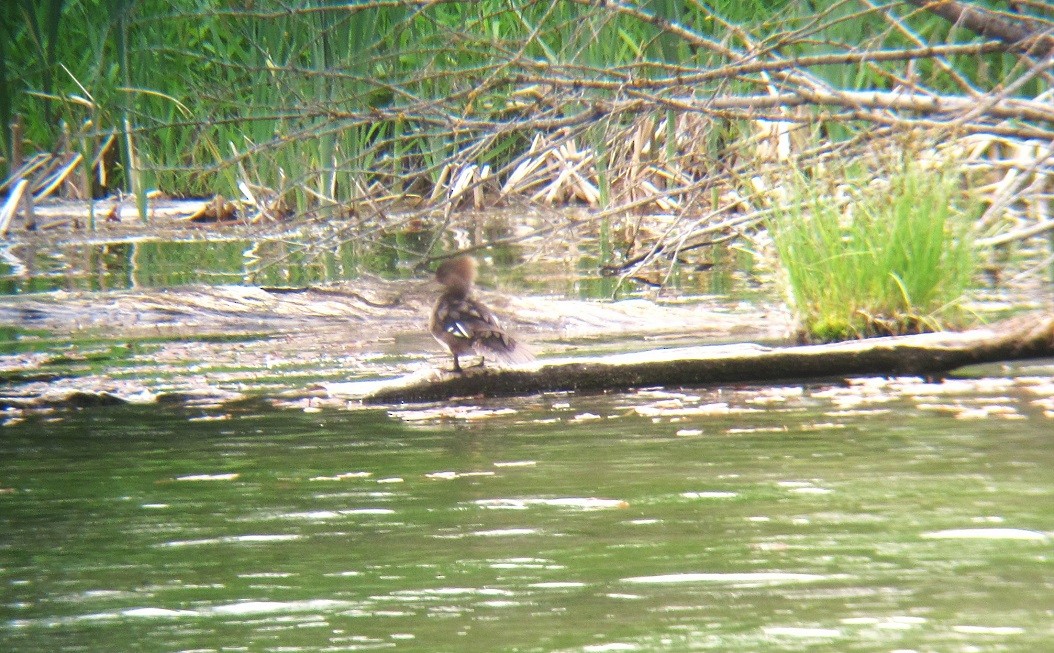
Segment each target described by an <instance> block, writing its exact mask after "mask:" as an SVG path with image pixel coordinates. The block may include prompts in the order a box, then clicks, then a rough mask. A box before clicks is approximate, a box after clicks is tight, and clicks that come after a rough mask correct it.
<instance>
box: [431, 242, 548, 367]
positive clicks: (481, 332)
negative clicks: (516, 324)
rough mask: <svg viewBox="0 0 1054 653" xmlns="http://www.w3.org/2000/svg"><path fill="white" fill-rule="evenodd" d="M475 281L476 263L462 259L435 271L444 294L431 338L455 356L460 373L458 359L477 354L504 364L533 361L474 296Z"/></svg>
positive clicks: (439, 302) (451, 260) (434, 316)
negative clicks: (462, 356)
mask: <svg viewBox="0 0 1054 653" xmlns="http://www.w3.org/2000/svg"><path fill="white" fill-rule="evenodd" d="M475 279H476V260H475V259H473V258H472V257H471V256H467V255H466V256H460V257H458V258H455V259H450V260H448V261H444V262H443V263H442V264H441V265H440V266H439V268H438V269H437V270H436V281H438V282H439V283H441V284H442V285H443V286H444V288H445V290H444V291H443V294H442V295H440V296H439V300H438V301H436V305H435V308H433V309H432V319H431V321H430V322H429V329H431V331H432V336H433V337H435V339H436V340H438V341H439V343H440V344H442V345H444V346H445V347H446V348H447V349H449V350H450V353H451V354H452V355H453V356H454V370H453V371H455V372H461V371H462V370H461V364H460V363H459V362H458V356H461V355H462V354H467V353H469V352H475V353H476V354H478V355H479V356H480V357H481V360H480V362H479V364H480V365H483V360H482V359H483V358H484V357H486V356H488V355H489V356H493V357H494V358H497V359H498V360H500V361H502V362H505V363H526V362H528V361H532V360H534V355H533V354H531V352H529V351H528V350H527V349H526V348H525V347H524V346H523V345H521V344H519V343H517V342H516V341H515V340H513V339H512V337H511V336H509V334H507V333H505V329H504V328H503V327H502V326H501V323H500V322H498V318H497V317H495V316H494V313H492V312H491V311H490V309H489V308H487V307H486V306H484V305H483V303H482V302H480V301H479V300H477V299H475V298H474V297H473V296H472V283H473V281H474V280H475Z"/></svg>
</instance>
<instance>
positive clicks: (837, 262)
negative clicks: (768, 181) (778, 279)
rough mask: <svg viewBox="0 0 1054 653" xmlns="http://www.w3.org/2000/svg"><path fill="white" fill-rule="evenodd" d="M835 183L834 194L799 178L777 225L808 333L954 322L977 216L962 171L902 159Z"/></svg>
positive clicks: (859, 332) (854, 334) (827, 337)
mask: <svg viewBox="0 0 1054 653" xmlns="http://www.w3.org/2000/svg"><path fill="white" fill-rule="evenodd" d="M835 181H836V182H837V189H831V190H836V191H837V194H832V193H831V192H824V189H823V188H822V186H821V183H822V182H819V181H817V180H811V181H810V180H806V179H804V178H803V177H802V176H800V175H799V177H798V178H797V183H796V184H795V187H796V189H797V198H796V201H795V202H793V204H792V207H791V208H790V209H788V210H787V211H786V212H785V213H783V214H782V215H781V216H779V217H778V218H776V219H774V220H773V221H772V222H771V223H770V229H769V231H770V234H771V235H772V238H773V240H774V242H775V246H776V251H777V254H778V258H779V264H780V266H781V267H782V269H783V270H784V272H785V273H786V279H787V283H788V286H789V291H790V295H791V298H792V303H793V306H794V309H795V311H796V313H797V317H798V319H799V321H800V324H801V328H802V331H803V333H804V335H805V336H806V337H807V338H808V339H811V340H817V341H832V340H842V339H851V338H862V337H869V336H875V335H892V334H903V333H915V332H922V331H931V330H936V329H938V328H942V327H944V326H946V325H947V324H949V323H952V322H954V321H955V319H956V313H957V310H956V309H957V307H958V302H959V300H960V298H961V297H962V294H963V292H964V290H965V289H966V287H967V285H968V284H969V282H970V280H971V277H972V274H973V269H974V255H973V248H972V246H971V239H970V224H971V223H972V218H973V216H971V215H969V213H970V212H969V210H968V209H967V208H966V207H967V206H968V204H967V201H966V200H967V198H966V196H965V194H964V192H963V191H962V189H961V186H960V181H961V180H960V176H959V175H958V174H957V173H956V171H954V170H948V169H945V170H927V169H922V168H921V167H919V166H918V165H916V164H913V163H907V162H904V163H901V164H900V165H899V166H897V167H896V168H894V169H892V170H879V171H877V172H876V171H872V170H863V169H860V168H857V169H856V170H848V171H844V172H843V173H841V174H839V175H838V178H837V179H836V180H835ZM838 195H842V196H843V197H844V201H841V200H838V199H835V198H836V197H838Z"/></svg>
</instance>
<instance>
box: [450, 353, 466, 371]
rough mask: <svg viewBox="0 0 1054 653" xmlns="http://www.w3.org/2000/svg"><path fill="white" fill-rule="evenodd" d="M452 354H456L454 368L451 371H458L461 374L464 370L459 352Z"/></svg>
mask: <svg viewBox="0 0 1054 653" xmlns="http://www.w3.org/2000/svg"><path fill="white" fill-rule="evenodd" d="M451 354H452V355H453V356H454V369H452V370H451V372H457V373H458V374H461V373H462V372H463V370H462V369H461V363H459V362H458V360H457V352H451Z"/></svg>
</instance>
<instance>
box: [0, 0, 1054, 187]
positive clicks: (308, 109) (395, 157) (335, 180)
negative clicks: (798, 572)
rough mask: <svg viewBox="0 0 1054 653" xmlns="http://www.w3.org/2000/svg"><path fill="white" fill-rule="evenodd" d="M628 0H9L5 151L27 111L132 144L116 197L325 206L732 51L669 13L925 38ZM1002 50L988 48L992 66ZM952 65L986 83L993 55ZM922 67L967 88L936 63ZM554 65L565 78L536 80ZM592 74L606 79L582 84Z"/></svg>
mask: <svg viewBox="0 0 1054 653" xmlns="http://www.w3.org/2000/svg"><path fill="white" fill-rule="evenodd" d="M624 4H625V5H626V6H628V7H631V8H639V9H640V10H641V13H639V14H634V13H632V12H620V11H615V10H613V9H612V8H610V7H598V6H596V5H595V4H594V3H587V2H572V1H570V0H561V1H558V2H548V1H547V2H539V1H537V0H517V1H515V2H502V1H498V0H480V1H479V2H452V3H447V2H439V3H410V2H408V3H389V2H377V3H371V2H359V3H329V2H323V1H321V0H302V1H300V2H292V3H285V2H277V1H275V0H261V1H259V2H239V1H231V2H224V3H216V2H211V1H209V0H176V1H175V2H171V1H169V0H47V1H46V2H34V1H32V0H10V1H9V2H3V3H0V29H2V32H3V33H2V34H0V120H3V121H4V123H5V126H4V128H3V129H0V133H3V136H4V139H5V144H6V145H8V148H9V146H10V143H6V140H7V129H6V123H7V122H8V119H9V118H10V117H11V116H13V115H20V116H22V118H23V120H24V122H25V123H26V132H25V133H26V138H27V140H28V145H27V148H26V149H27V151H50V150H52V149H53V148H54V147H55V145H56V144H57V143H59V142H60V141H61V140H62V139H63V138H69V136H64V135H63V134H64V133H65V134H69V135H70V136H72V137H73V138H74V139H79V140H80V141H82V142H81V145H80V147H82V148H83V149H84V150H85V154H86V156H88V157H90V158H91V159H92V160H95V159H99V158H100V156H99V155H100V150H102V149H104V148H108V147H113V148H115V152H116V153H119V156H114V153H110V155H109V156H108V158H107V157H103V159H105V160H106V161H113V163H112V164H110V166H109V171H108V173H109V176H108V178H107V180H106V181H107V186H109V188H108V189H105V190H112V189H116V188H124V189H125V190H133V189H134V188H135V187H136V186H137V185H138V186H141V187H143V188H155V187H156V188H160V189H162V190H165V191H167V192H170V193H175V194H187V195H199V196H201V195H211V194H213V193H217V192H219V193H223V194H225V195H227V196H240V195H242V194H243V193H244V192H245V191H246V184H248V185H249V187H250V188H249V190H250V191H252V189H251V187H252V186H260V187H265V188H267V189H269V190H270V191H273V192H277V193H279V194H283V195H284V194H285V193H286V192H287V191H289V192H291V193H292V194H293V195H294V201H295V202H296V203H298V204H302V203H305V202H307V203H314V202H317V201H319V200H320V198H329V199H330V200H332V199H334V198H338V197H339V198H344V199H347V198H354V197H355V196H357V195H359V194H363V193H365V192H366V190H367V189H368V188H370V187H371V186H375V185H379V186H381V187H383V188H385V189H387V190H388V191H390V192H391V193H395V194H400V193H403V192H406V190H407V189H408V188H417V187H418V186H419V185H420V183H421V182H425V183H426V184H435V183H436V182H438V181H439V180H440V178H441V177H442V176H443V175H444V174H449V173H448V172H447V171H445V168H446V167H447V166H448V165H450V164H452V163H455V155H460V154H462V153H467V155H468V158H469V159H470V160H471V161H472V162H473V163H474V164H476V165H481V166H482V165H489V166H491V168H492V169H493V170H496V171H497V170H505V171H508V170H510V169H511V168H512V167H514V166H515V165H516V164H517V157H519V156H521V155H522V153H523V152H524V150H525V149H526V147H527V146H528V145H529V144H530V143H531V141H532V138H533V136H534V134H535V133H537V132H538V131H539V130H538V129H537V128H535V127H533V126H527V127H525V128H520V127H518V126H517V124H516V120H517V119H521V118H523V117H524V116H526V115H531V116H534V117H537V118H539V119H540V120H547V121H550V123H547V124H558V123H559V122H560V121H561V120H566V119H567V118H568V117H569V115H572V114H573V113H574V111H576V110H579V111H580V110H582V109H583V108H584V107H585V108H588V107H589V106H591V105H592V104H593V103H595V102H598V101H603V100H605V99H609V98H610V97H611V96H612V95H615V94H617V93H618V92H619V91H618V90H617V89H618V84H619V83H621V82H625V81H627V80H640V79H648V78H651V77H663V78H665V79H671V78H676V76H677V75H680V74H690V73H692V72H696V71H701V70H708V69H711V68H713V67H714V66H715V65H717V64H719V63H727V61H721V58H720V57H718V56H717V55H716V54H715V50H712V49H711V50H708V49H707V48H702V47H699V46H698V43H692V42H691V41H690V40H689V39H686V38H685V37H684V33H682V32H678V31H676V30H668V29H664V25H665V24H666V22H665V21H669V22H671V23H675V24H677V25H678V26H682V27H683V28H684V29H685V30H687V31H689V32H691V33H692V34H694V35H696V36H697V37H699V38H702V39H709V40H710V41H712V42H713V43H715V44H720V43H728V44H729V47H735V48H739V49H741V50H742V51H748V52H754V53H762V54H763V53H768V52H776V53H778V54H779V55H780V56H785V57H791V56H796V55H803V54H816V53H821V52H830V51H845V50H852V49H856V48H859V47H861V44H863V47H866V48H879V47H900V46H902V45H904V44H905V43H910V39H908V38H907V37H906V36H904V35H903V34H902V33H901V32H898V31H897V30H892V29H890V28H889V23H888V22H887V21H886V20H885V19H884V18H882V14H881V11H885V9H882V10H874V11H860V10H858V8H857V5H855V4H854V3H847V2H838V3H834V4H833V5H832V6H830V7H825V8H823V10H822V11H820V12H819V13H818V12H817V10H816V9H815V8H813V7H812V6H810V5H809V3H796V2H786V1H777V2H769V1H762V0H746V1H744V0H717V1H716V2H712V3H684V2H675V1H673V0H642V1H639V2H635V3H624ZM647 16H652V17H654V20H652V19H648V18H646V17H647ZM901 18H902V19H903V20H904V21H905V24H906V25H908V26H909V27H912V28H914V29H916V30H917V31H918V33H924V34H926V37H927V39H928V40H929V42H931V43H940V42H942V41H944V40H946V39H949V38H950V36H949V35H950V34H951V32H950V31H949V28H948V27H947V26H945V25H944V24H943V23H942V21H940V20H938V19H935V18H933V17H928V16H926V15H925V13H924V12H911V11H909V12H908V13H907V14H906V15H904V16H902V17H898V20H900V19H901ZM908 33H910V32H908ZM839 44H841V45H839ZM720 47H724V46H720ZM1000 57H1002V58H1000ZM1004 60H1007V61H1009V60H1011V59H1009V58H1008V55H996V56H993V57H990V58H989V59H988V60H987V62H986V63H985V66H984V69H985V70H989V71H990V70H998V69H1000V65H998V62H1001V61H1004ZM993 62H995V63H993ZM891 65H892V64H891ZM896 65H900V64H899V63H898V64H896ZM891 70H892V69H891ZM898 70H899V69H898ZM957 70H958V71H960V73H961V74H963V75H966V76H967V77H969V78H970V79H969V80H968V81H969V82H971V83H975V84H978V85H979V86H981V87H984V86H986V85H987V84H986V83H985V80H984V79H983V77H984V76H985V74H987V73H981V72H978V71H979V67H978V65H972V66H971V65H970V64H962V65H959V64H957ZM961 71H966V72H961ZM814 72H815V74H817V75H818V76H820V77H823V78H827V79H828V80H829V81H830V82H832V83H834V84H835V85H836V86H839V87H846V86H848V87H852V86H858V87H868V88H886V87H888V86H889V85H890V84H891V83H893V82H895V80H896V74H899V73H898V72H894V73H893V74H891V73H889V72H888V71H885V70H884V69H883V68H882V67H881V65H879V64H875V63H868V62H861V63H858V64H854V65H851V66H820V67H817V68H816V70H815V71H814ZM912 74H914V75H916V76H917V77H918V78H921V79H924V80H925V82H926V83H928V84H931V85H933V86H934V87H937V88H941V87H944V88H949V89H952V90H961V89H960V87H958V86H956V82H955V80H954V79H953V77H952V76H950V75H948V73H947V71H946V70H945V69H944V68H941V67H937V66H934V65H933V64H932V62H929V61H921V62H919V64H918V65H917V66H916V67H915V69H913V73H912ZM546 77H548V78H549V79H552V80H554V81H555V82H559V84H557V85H554V86H547V85H546V84H545V83H543V82H539V81H538V80H540V79H543V78H546ZM594 81H595V82H605V83H607V84H608V85H607V86H597V87H591V86H581V85H580V84H581V83H588V82H594ZM761 83H764V80H761ZM1038 83H1040V82H1039V81H1038V80H1037V81H1036V82H1035V84H1038ZM758 84H759V79H757V78H749V79H748V78H746V77H745V76H742V77H739V78H734V79H720V80H713V81H710V82H706V83H700V84H697V85H693V86H684V87H677V88H670V89H669V90H668V94H669V95H671V96H675V95H676V94H691V93H698V94H701V95H702V96H704V97H705V96H707V95H708V94H711V93H714V92H717V91H718V90H723V89H727V88H728V87H729V86H732V87H734V88H742V89H744V90H749V91H750V92H757V89H758V88H759V87H758ZM1030 88H1031V87H1029V88H1024V89H1022V90H1023V92H1026V93H1027V92H1030V91H1029V89H1030ZM556 93H560V94H562V95H561V97H560V100H559V102H554V101H553V100H554V97H555V95H554V94H556ZM656 93H657V94H658V93H660V91H656ZM661 93H667V91H661ZM629 119H631V117H630V116H628V115H624V116H622V117H620V118H617V120H629ZM671 124H672V123H671ZM602 133H604V130H603V129H597V130H593V131H588V130H583V131H582V136H583V138H584V139H588V138H590V137H591V136H593V135H596V134H602ZM581 144H582V143H580V145H581ZM590 144H591V145H594V146H598V147H599V146H600V144H599V143H590ZM715 156H716V153H715ZM6 171H7V166H6V165H2V166H0V174H2V173H4V172H6ZM374 194H375V193H374Z"/></svg>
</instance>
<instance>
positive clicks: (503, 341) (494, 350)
mask: <svg viewBox="0 0 1054 653" xmlns="http://www.w3.org/2000/svg"><path fill="white" fill-rule="evenodd" d="M476 352H477V353H479V354H480V355H481V356H483V357H484V358H493V359H494V360H497V361H500V362H502V363H505V364H506V365H520V364H523V363H530V362H531V361H533V360H534V353H533V352H532V351H531V350H530V349H528V348H527V347H526V346H524V345H523V343H520V342H517V341H516V340H514V339H513V338H511V337H509V336H508V335H505V334H502V337H500V338H483V339H481V340H479V341H478V342H477V343H476Z"/></svg>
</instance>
